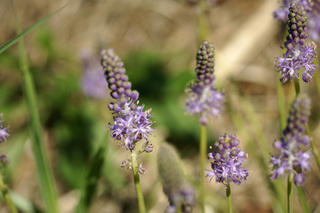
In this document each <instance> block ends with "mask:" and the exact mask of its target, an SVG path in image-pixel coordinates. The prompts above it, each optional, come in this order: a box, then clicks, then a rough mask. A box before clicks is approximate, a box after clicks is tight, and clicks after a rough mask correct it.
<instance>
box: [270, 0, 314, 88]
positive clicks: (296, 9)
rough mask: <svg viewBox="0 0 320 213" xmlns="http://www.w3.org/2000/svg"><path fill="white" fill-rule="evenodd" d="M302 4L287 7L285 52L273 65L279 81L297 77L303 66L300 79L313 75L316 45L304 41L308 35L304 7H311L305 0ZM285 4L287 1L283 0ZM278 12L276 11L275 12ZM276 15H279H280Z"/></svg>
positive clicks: (308, 79) (305, 79)
mask: <svg viewBox="0 0 320 213" xmlns="http://www.w3.org/2000/svg"><path fill="white" fill-rule="evenodd" d="M303 2H304V3H303V4H291V5H290V8H289V9H288V13H287V17H288V21H287V24H288V33H289V34H288V36H287V37H286V41H285V42H284V46H285V48H286V53H283V57H282V58H281V57H277V58H276V65H275V67H276V68H278V72H280V73H281V77H280V81H281V82H282V83H285V82H287V81H288V80H289V79H290V80H292V78H293V77H296V78H299V70H300V69H302V68H304V73H303V75H302V79H303V81H304V82H307V83H308V82H309V81H310V80H311V78H312V76H313V75H314V73H315V71H316V70H317V69H316V66H318V65H314V64H312V63H313V61H314V59H315V57H316V52H315V49H316V45H315V44H314V43H312V44H311V45H309V44H308V43H307V42H306V39H307V37H308V33H307V26H308V16H307V12H306V9H308V8H311V6H310V4H309V3H307V1H303ZM285 3H286V4H287V3H288V1H285ZM277 14H278V13H277ZM279 14H282V13H279ZM279 14H278V15H277V17H279V16H280V15H279Z"/></svg>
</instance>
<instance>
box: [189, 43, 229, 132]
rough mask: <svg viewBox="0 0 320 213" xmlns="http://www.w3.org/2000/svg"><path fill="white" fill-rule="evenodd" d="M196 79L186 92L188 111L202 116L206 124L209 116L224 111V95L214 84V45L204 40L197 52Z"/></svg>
mask: <svg viewBox="0 0 320 213" xmlns="http://www.w3.org/2000/svg"><path fill="white" fill-rule="evenodd" d="M195 71H196V80H195V81H194V82H193V83H191V84H190V85H189V86H188V88H187V90H186V92H187V93H188V94H189V97H188V98H187V99H186V107H185V108H186V112H187V113H189V114H191V115H198V116H200V119H199V121H200V124H201V125H203V126H205V125H207V122H208V116H209V115H213V116H218V115H220V113H221V111H222V104H223V100H224V96H223V94H222V93H220V92H218V91H217V89H216V88H215V86H214V85H213V83H214V80H215V77H214V75H213V74H214V46H213V44H212V43H210V42H208V41H204V42H203V43H202V45H201V46H200V49H199V51H198V53H197V67H196V69H195Z"/></svg>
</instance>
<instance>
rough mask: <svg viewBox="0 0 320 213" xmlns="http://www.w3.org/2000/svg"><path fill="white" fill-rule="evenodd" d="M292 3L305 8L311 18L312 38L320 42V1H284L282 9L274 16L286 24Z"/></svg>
mask: <svg viewBox="0 0 320 213" xmlns="http://www.w3.org/2000/svg"><path fill="white" fill-rule="evenodd" d="M292 3H296V4H300V5H302V6H303V7H304V9H305V11H306V12H307V16H308V17H309V24H308V32H309V35H310V38H311V39H312V40H313V41H315V42H319V41H320V1H318V0H316V1H314V0H283V1H282V5H281V7H279V8H278V9H277V10H276V11H274V13H273V16H274V17H275V18H276V19H278V20H280V21H282V22H284V23H286V22H287V21H288V19H289V17H288V14H289V12H290V11H289V8H290V5H291V4H292Z"/></svg>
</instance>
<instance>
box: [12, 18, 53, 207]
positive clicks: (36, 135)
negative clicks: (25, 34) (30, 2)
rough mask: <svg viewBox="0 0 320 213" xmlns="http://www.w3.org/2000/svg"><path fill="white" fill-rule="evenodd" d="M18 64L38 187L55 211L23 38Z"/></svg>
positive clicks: (20, 42)
mask: <svg viewBox="0 0 320 213" xmlns="http://www.w3.org/2000/svg"><path fill="white" fill-rule="evenodd" d="M16 25H17V31H18V33H19V32H21V30H20V25H19V23H18V19H17V18H16ZM19 53H20V66H21V70H22V74H23V81H24V92H25V96H26V101H27V106H28V111H29V115H30V125H31V129H30V130H31V135H32V140H31V142H32V148H33V153H34V156H35V163H36V169H37V176H38V180H39V188H40V192H41V195H42V197H43V199H44V202H45V205H46V212H49V213H57V212H59V210H58V202H57V192H56V187H55V186H56V185H55V182H54V178H53V174H52V170H51V168H50V165H49V161H48V157H47V155H46V151H45V148H44V139H43V135H42V127H41V123H40V118H39V110H38V107H37V104H36V93H35V89H34V84H33V80H32V77H31V74H30V72H29V66H28V60H27V54H26V51H25V48H24V42H23V38H21V39H20V40H19Z"/></svg>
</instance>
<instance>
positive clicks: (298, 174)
mask: <svg viewBox="0 0 320 213" xmlns="http://www.w3.org/2000/svg"><path fill="white" fill-rule="evenodd" d="M309 115H310V99H309V98H308V97H307V96H306V95H299V96H298V97H297V99H296V100H295V102H294V103H293V105H292V107H291V110H290V114H289V118H288V122H287V127H286V129H285V130H284V131H283V135H284V136H283V137H282V138H281V139H280V140H276V141H275V142H274V147H275V148H276V149H278V150H280V155H279V157H275V156H273V155H272V156H271V159H270V160H269V161H270V163H271V165H270V167H271V168H272V172H271V176H270V177H271V179H273V180H274V179H277V178H279V177H283V178H284V176H285V172H289V173H293V174H294V183H295V184H296V185H298V186H300V185H302V184H303V183H304V180H305V176H304V175H305V173H306V172H307V171H308V170H310V167H311V162H310V159H311V158H312V157H311V155H312V154H311V151H310V150H308V151H306V152H303V151H302V150H301V148H300V146H301V145H304V146H306V147H308V146H309V145H310V141H311V138H310V137H308V136H307V135H305V130H306V128H305V125H306V123H307V122H308V118H309Z"/></svg>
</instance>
